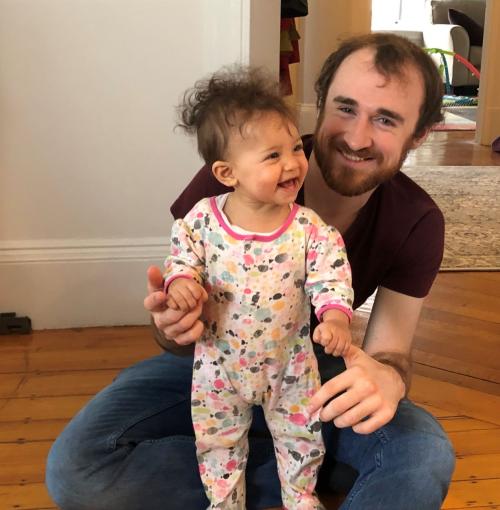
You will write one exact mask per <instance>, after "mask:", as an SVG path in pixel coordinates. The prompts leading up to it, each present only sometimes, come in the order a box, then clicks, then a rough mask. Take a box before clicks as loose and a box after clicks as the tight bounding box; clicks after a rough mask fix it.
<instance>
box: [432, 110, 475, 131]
mask: <svg viewBox="0 0 500 510" xmlns="http://www.w3.org/2000/svg"><path fill="white" fill-rule="evenodd" d="M443 113H444V120H443V122H440V123H439V124H436V125H435V126H434V127H433V128H432V130H433V131H474V130H475V129H476V115H477V106H447V107H444V108H443Z"/></svg>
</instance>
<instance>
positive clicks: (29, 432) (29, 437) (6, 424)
mask: <svg viewBox="0 0 500 510" xmlns="http://www.w3.org/2000/svg"><path fill="white" fill-rule="evenodd" d="M67 423H68V418H63V419H60V420H57V419H54V420H29V419H28V420H24V421H0V443H7V442H17V441H41V440H49V441H52V440H54V439H55V438H56V437H57V436H58V435H59V434H60V433H61V432H62V430H63V428H64V427H65V426H66V424H67Z"/></svg>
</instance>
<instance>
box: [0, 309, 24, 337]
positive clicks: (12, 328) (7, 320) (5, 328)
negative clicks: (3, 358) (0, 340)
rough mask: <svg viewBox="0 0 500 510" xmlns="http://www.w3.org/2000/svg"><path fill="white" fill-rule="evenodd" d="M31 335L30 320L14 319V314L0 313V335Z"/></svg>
mask: <svg viewBox="0 0 500 510" xmlns="http://www.w3.org/2000/svg"><path fill="white" fill-rule="evenodd" d="M29 333H31V319H30V318H29V317H16V314H15V313H14V312H7V313H0V335H27V334H29Z"/></svg>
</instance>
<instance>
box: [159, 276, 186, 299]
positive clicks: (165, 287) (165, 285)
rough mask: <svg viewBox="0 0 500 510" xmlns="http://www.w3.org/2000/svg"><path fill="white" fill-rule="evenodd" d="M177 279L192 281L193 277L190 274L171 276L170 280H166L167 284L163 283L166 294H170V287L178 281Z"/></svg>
mask: <svg viewBox="0 0 500 510" xmlns="http://www.w3.org/2000/svg"><path fill="white" fill-rule="evenodd" d="M177 278H188V279H189V280H192V279H193V277H192V276H191V275H189V274H174V275H173V276H170V277H169V278H167V279H166V280H165V282H164V283H163V291H164V292H165V294H167V292H168V286H169V285H170V284H171V283H172V282H173V281H174V280H177Z"/></svg>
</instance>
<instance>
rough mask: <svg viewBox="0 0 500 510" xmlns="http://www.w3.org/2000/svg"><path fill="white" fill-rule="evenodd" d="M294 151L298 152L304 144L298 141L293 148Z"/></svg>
mask: <svg viewBox="0 0 500 510" xmlns="http://www.w3.org/2000/svg"><path fill="white" fill-rule="evenodd" d="M293 150H294V152H300V151H303V150H304V146H303V145H302V144H301V143H298V144H297V145H296V146H295V147H294V148H293Z"/></svg>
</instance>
